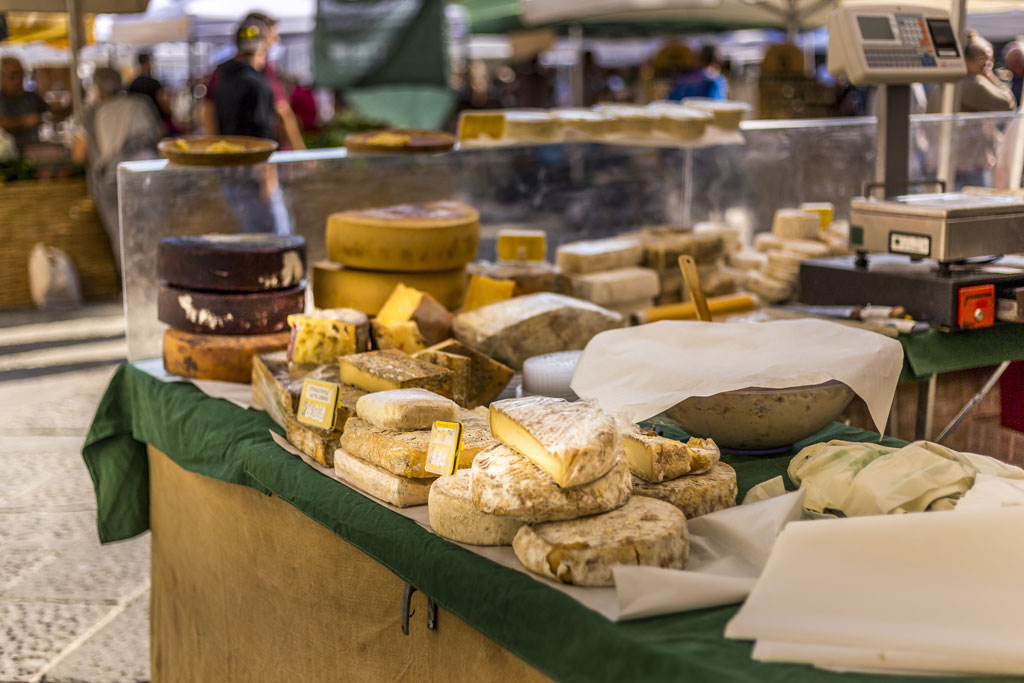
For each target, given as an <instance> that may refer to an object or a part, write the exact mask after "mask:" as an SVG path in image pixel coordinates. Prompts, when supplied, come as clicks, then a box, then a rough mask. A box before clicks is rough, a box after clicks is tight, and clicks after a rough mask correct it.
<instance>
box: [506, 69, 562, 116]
mask: <svg viewBox="0 0 1024 683" xmlns="http://www.w3.org/2000/svg"><path fill="white" fill-rule="evenodd" d="M509 95H510V96H511V98H512V106H515V107H530V108H534V109H546V108H547V107H550V106H551V105H552V103H553V99H554V88H553V86H552V83H551V77H550V74H549V73H548V71H547V69H545V68H544V67H542V66H541V65H540V60H538V59H537V57H536V56H534V57H533V58H532V59H530V60H529V61H527V62H524V63H523V64H519V65H517V66H516V67H515V78H514V79H513V80H512V81H511V82H510V83H509Z"/></svg>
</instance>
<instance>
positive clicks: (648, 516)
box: [512, 496, 690, 586]
mask: <svg viewBox="0 0 1024 683" xmlns="http://www.w3.org/2000/svg"><path fill="white" fill-rule="evenodd" d="M512 548H513V550H515V553H516V557H518V558H519V561H520V562H522V563H523V565H525V566H526V568H527V569H529V570H531V571H533V572H536V573H537V574H540V575H541V576H546V577H548V578H550V579H555V580H556V581H561V582H562V583H572V584H575V585H577V586H612V585H614V584H615V581H614V578H613V576H612V567H613V566H615V565H617V564H631V565H641V566H648V567H665V568H667V569H682V568H683V567H684V566H686V558H687V556H688V554H689V550H690V540H689V534H688V533H687V531H686V518H685V517H684V516H683V513H681V512H680V511H679V510H678V509H677V508H675V507H673V506H672V505H669V504H668V503H663V502H662V501H660V500H655V499H653V498H645V497H643V496H634V497H632V498H630V500H629V502H628V503H626V504H625V505H624V506H622V507H620V508H618V509H617V510H612V511H611V512H606V513H604V514H601V515H594V516H592V517H583V518H581V519H573V520H569V521H567V522H549V523H547V524H534V525H528V526H524V527H523V528H522V529H520V530H519V532H518V533H517V534H516V537H515V539H514V540H513V541H512Z"/></svg>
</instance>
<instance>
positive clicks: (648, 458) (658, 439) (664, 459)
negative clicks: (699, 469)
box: [622, 429, 713, 482]
mask: <svg viewBox="0 0 1024 683" xmlns="http://www.w3.org/2000/svg"><path fill="white" fill-rule="evenodd" d="M690 441H691V442H698V441H699V440H698V439H690ZM712 443H713V442H712ZM622 448H623V450H625V451H626V458H627V459H628V460H629V470H630V471H631V472H632V473H633V474H635V475H637V476H638V477H642V478H643V479H644V480H645V481H655V482H657V481H664V480H665V479H675V478H676V477H681V476H682V475H684V474H688V473H689V472H690V449H689V448H687V444H684V443H682V442H681V441H675V440H673V439H666V438H665V437H663V436H658V435H657V434H655V433H654V432H652V431H650V430H647V429H636V430H633V431H630V432H627V433H625V434H623V435H622Z"/></svg>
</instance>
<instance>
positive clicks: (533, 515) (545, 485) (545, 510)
mask: <svg viewBox="0 0 1024 683" xmlns="http://www.w3.org/2000/svg"><path fill="white" fill-rule="evenodd" d="M472 472H473V480H472V484H471V490H472V495H473V504H474V505H476V506H477V507H478V508H479V509H481V510H483V511H484V512H489V513H491V514H495V515H503V516H510V517H516V518H518V519H522V520H525V521H527V522H548V521H553V520H563V519H575V518H577V517H582V516H584V515H594V514H597V513H599V512H607V511H608V510H614V509H615V508H617V507H619V506H621V505H625V504H626V501H627V500H629V496H630V492H631V490H632V485H631V484H630V475H629V465H628V464H627V463H626V461H625V460H624V459H623V458H620V459H619V460H617V461H616V462H615V464H614V465H613V466H612V468H611V470H609V471H608V472H607V473H606V474H605V475H604V476H602V477H599V478H598V479H597V480H595V481H592V482H590V483H589V484H583V485H581V486H574V487H571V488H562V487H561V486H559V485H558V484H557V483H556V482H555V480H554V479H552V478H551V477H550V476H548V475H547V474H546V473H545V472H543V471H542V470H541V469H540V468H539V467H537V466H536V465H534V464H533V463H532V462H531V461H530V460H529V459H527V458H525V457H523V456H522V455H520V454H519V453H516V452H515V451H514V450H512V449H511V448H509V447H508V446H505V445H504V444H498V445H496V446H492V447H490V448H488V449H487V450H485V451H483V452H482V453H480V454H479V455H478V456H477V457H476V459H475V460H474V461H473V469H472Z"/></svg>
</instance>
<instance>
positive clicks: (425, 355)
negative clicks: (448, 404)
mask: <svg viewBox="0 0 1024 683" xmlns="http://www.w3.org/2000/svg"><path fill="white" fill-rule="evenodd" d="M443 343H444V342H442V344H443ZM413 358H416V359H417V360H424V361H426V362H428V363H433V364H434V365H437V366H440V367H442V368H446V369H448V370H451V371H452V400H453V401H455V402H456V403H458V404H459V405H460V406H462V407H463V408H472V407H475V405H470V402H469V373H470V370H471V369H472V367H473V361H472V360H471V359H469V358H468V357H466V356H458V355H456V354H454V353H448V352H446V351H435V350H433V349H432V348H431V349H423V350H422V351H417V352H416V353H414V354H413Z"/></svg>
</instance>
